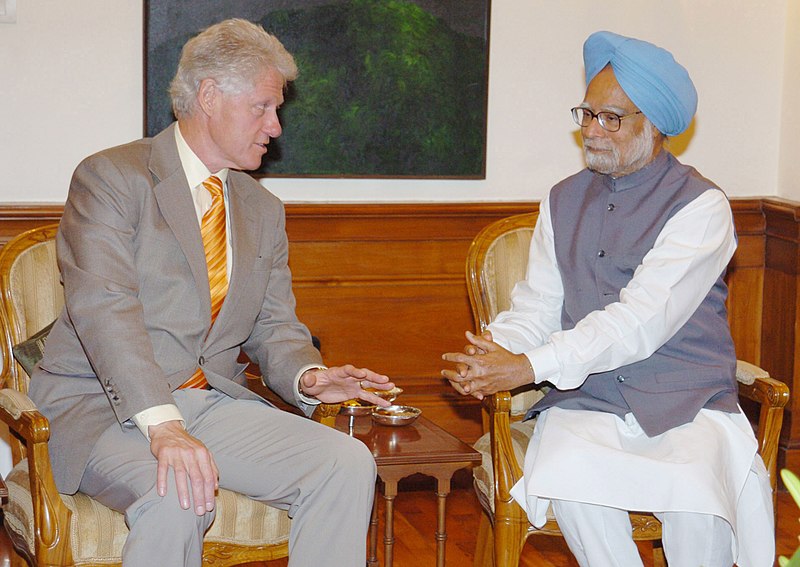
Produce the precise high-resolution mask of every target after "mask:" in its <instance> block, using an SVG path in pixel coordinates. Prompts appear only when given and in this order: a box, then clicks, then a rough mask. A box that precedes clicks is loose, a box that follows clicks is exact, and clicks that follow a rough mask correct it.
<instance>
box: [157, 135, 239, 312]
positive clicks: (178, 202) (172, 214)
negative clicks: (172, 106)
mask: <svg viewBox="0 0 800 567" xmlns="http://www.w3.org/2000/svg"><path fill="white" fill-rule="evenodd" d="M173 128H175V124H173V125H172V126H170V127H169V128H167V129H166V130H164V131H163V132H161V133H160V134H158V135H157V136H156V137H155V138H153V151H152V155H151V158H150V164H149V167H150V171H151V172H152V174H153V176H154V178H155V179H154V183H155V184H154V186H153V193H154V194H155V197H156V201H157V202H158V208H159V210H160V211H161V215H162V216H163V217H164V220H165V221H166V223H167V225H169V227H170V229H171V230H172V232H173V234H174V235H175V239H176V240H177V241H178V245H179V246H180V247H181V250H183V253H184V255H185V256H186V259H187V261H188V263H189V268H190V269H191V271H192V276H193V277H194V280H195V284H196V285H197V289H200V290H202V289H205V290H208V289H209V287H208V271H207V268H206V255H205V251H204V250H203V239H202V237H201V236H200V226H199V224H198V222H197V216H196V214H195V209H194V201H192V195H191V192H190V191H189V182H188V181H187V180H186V175H185V174H184V172H183V168H182V167H181V163H180V158H179V157H178V149H177V147H176V145H175V133H174V131H173ZM234 265H235V264H234ZM201 305H202V306H203V311H204V313H203V315H204V316H205V318H206V320H208V321H210V320H211V297H210V295H209V294H208V293H207V294H205V296H204V297H202V298H201Z"/></svg>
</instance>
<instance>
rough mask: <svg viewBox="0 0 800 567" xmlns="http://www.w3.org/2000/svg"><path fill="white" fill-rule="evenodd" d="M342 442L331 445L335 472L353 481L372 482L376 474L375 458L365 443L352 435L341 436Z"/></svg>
mask: <svg viewBox="0 0 800 567" xmlns="http://www.w3.org/2000/svg"><path fill="white" fill-rule="evenodd" d="M341 437H342V442H341V443H337V444H336V446H335V447H332V450H333V451H334V453H335V455H334V457H333V459H334V460H333V461H332V462H334V463H335V468H336V471H335V472H336V474H338V475H339V476H340V477H341V478H344V479H348V478H349V479H352V481H353V482H358V483H362V482H374V481H375V475H376V474H377V467H376V466H375V458H374V457H373V456H372V453H371V452H370V451H369V449H368V448H367V446H366V445H364V444H363V443H362V442H361V441H359V440H357V439H354V438H352V437H346V436H341Z"/></svg>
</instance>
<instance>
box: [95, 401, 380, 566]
mask: <svg viewBox="0 0 800 567" xmlns="http://www.w3.org/2000/svg"><path fill="white" fill-rule="evenodd" d="M175 401H176V403H177V405H178V408H179V409H180V411H181V413H182V415H183V417H184V419H185V421H186V429H187V431H188V432H189V433H190V434H191V435H193V436H194V437H196V438H197V439H199V440H200V441H202V442H203V443H204V444H205V445H206V446H207V447H208V448H209V450H210V451H211V453H212V454H213V455H214V460H215V461H216V463H217V467H218V468H219V474H220V479H219V483H220V486H221V487H222V488H226V489H229V490H233V491H236V492H240V493H242V494H245V495H247V496H249V497H251V498H254V499H256V500H259V501H263V502H266V503H269V504H270V505H272V506H275V507H277V508H280V509H283V510H288V512H289V516H290V517H291V518H292V525H291V533H290V536H289V565H290V567H301V566H302V567H307V566H308V565H336V566H338V567H351V566H352V567H356V566H358V567H363V565H364V564H365V561H366V534H367V528H368V526H369V516H370V512H371V507H372V498H373V493H374V488H375V474H376V469H375V461H374V459H373V458H372V455H371V453H370V452H369V450H368V449H367V448H366V446H365V445H364V444H363V443H361V442H360V441H358V440H356V439H353V438H351V437H348V436H347V435H345V434H343V433H340V432H338V431H336V430H333V429H331V428H329V427H325V426H322V425H320V424H318V423H316V422H313V421H311V420H309V419H305V418H302V417H298V416H296V415H292V414H289V413H286V412H283V411H280V410H277V409H274V408H270V407H269V406H266V405H264V404H262V403H260V402H254V401H246V400H234V399H231V398H229V397H227V396H225V395H223V394H221V393H219V392H216V391H214V390H179V391H177V392H175ZM80 490H81V492H83V493H85V494H88V495H90V496H92V497H93V498H95V499H97V500H98V501H100V502H101V503H103V504H104V505H106V506H108V507H109V508H112V509H114V510H118V511H119V512H122V513H124V514H125V520H126V522H127V524H128V527H129V528H130V535H129V536H128V539H127V540H126V543H125V547H124V549H123V565H124V566H125V567H152V566H153V565H163V566H164V567H172V566H175V567H180V566H185V567H199V566H200V565H201V564H202V546H203V534H204V533H205V531H206V530H207V529H208V527H209V526H210V525H211V523H212V521H213V519H214V513H213V512H212V513H207V514H205V515H204V516H197V515H195V513H194V503H192V505H191V506H190V507H189V509H188V510H183V509H182V508H181V507H180V505H179V503H178V497H177V494H176V490H175V481H174V478H172V476H170V479H169V488H168V492H167V495H166V496H165V497H163V498H162V497H160V496H159V495H158V493H157V492H156V459H155V457H154V456H153V455H152V453H151V452H150V444H149V442H148V441H147V439H145V438H144V436H143V435H142V434H141V432H140V431H139V430H138V429H137V428H136V427H135V426H134V425H127V424H126V425H125V426H123V427H119V426H118V425H113V426H112V427H110V428H109V429H108V430H107V431H105V432H104V433H103V435H102V436H101V437H100V439H99V440H98V442H97V444H96V445H95V447H94V448H93V450H92V454H91V457H90V459H89V463H88V465H87V468H86V471H85V473H84V475H83V479H82V480H81V485H80Z"/></svg>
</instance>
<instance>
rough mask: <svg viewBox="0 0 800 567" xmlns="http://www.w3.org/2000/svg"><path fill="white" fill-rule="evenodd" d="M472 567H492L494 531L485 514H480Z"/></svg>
mask: <svg viewBox="0 0 800 567" xmlns="http://www.w3.org/2000/svg"><path fill="white" fill-rule="evenodd" d="M473 565H474V567H494V530H493V529H492V522H491V521H490V520H489V518H488V516H486V514H485V513H484V514H481V522H480V524H478V537H477V542H476V543H475V562H474V564H473Z"/></svg>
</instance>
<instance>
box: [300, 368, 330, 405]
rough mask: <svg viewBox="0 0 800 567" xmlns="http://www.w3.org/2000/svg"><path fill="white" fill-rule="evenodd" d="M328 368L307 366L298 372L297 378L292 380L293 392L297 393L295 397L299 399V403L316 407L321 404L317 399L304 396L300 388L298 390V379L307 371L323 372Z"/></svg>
mask: <svg viewBox="0 0 800 567" xmlns="http://www.w3.org/2000/svg"><path fill="white" fill-rule="evenodd" d="M326 368H328V367H327V366H320V365H319V364H307V365H306V366H303V367H302V368H301V369H300V371H299V372H298V373H297V377H296V378H295V380H294V383H295V389H294V390H295V392H297V397H298V398H299V399H300V401H301V402H303V403H304V404H308V405H310V406H318V405H319V404H320V403H321V402H320V401H319V400H318V399H317V398H312V397H310V396H306V395H305V394H304V393H303V390H302V388H300V377H301V376H303V373H304V372H306V371H308V370H325V369H326Z"/></svg>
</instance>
